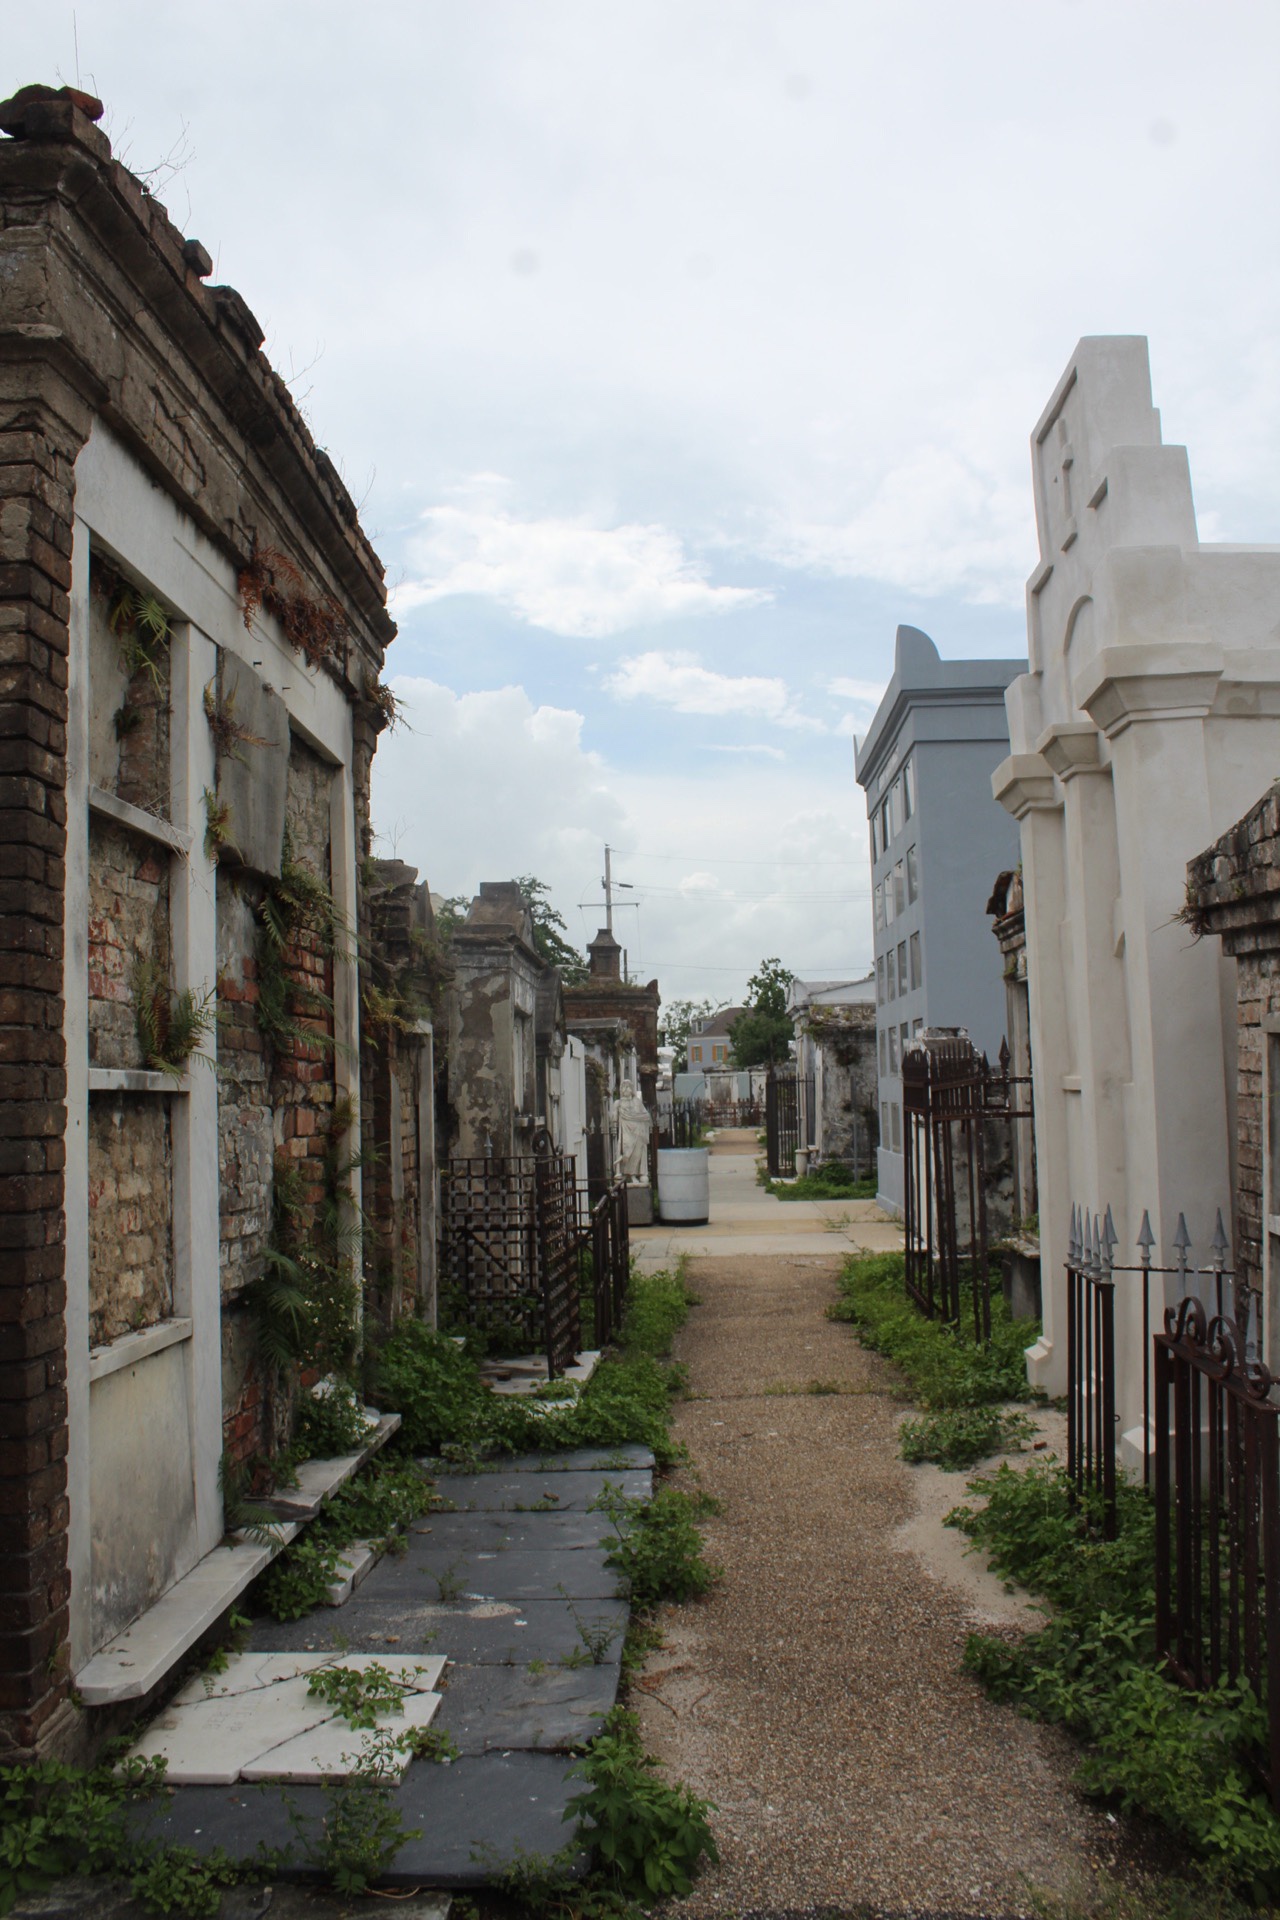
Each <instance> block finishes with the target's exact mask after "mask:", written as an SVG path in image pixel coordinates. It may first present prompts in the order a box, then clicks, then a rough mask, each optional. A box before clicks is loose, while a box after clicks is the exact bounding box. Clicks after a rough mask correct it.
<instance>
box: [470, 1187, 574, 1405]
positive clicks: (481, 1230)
mask: <svg viewBox="0 0 1280 1920" xmlns="http://www.w3.org/2000/svg"><path fill="white" fill-rule="evenodd" d="M441 1188H442V1194H441V1199H442V1206H441V1250H440V1267H441V1285H442V1289H443V1291H444V1292H445V1295H446V1297H447V1298H449V1300H450V1302H451V1304H452V1306H453V1308H454V1310H455V1312H456V1313H457V1314H458V1315H459V1316H460V1317H462V1318H465V1319H466V1320H467V1321H468V1322H469V1323H470V1324H471V1325H472V1326H474V1327H478V1328H481V1329H482V1330H483V1331H484V1332H486V1333H487V1334H488V1335H489V1336H490V1338H491V1340H494V1341H495V1342H496V1343H498V1344H502V1343H504V1342H505V1343H506V1344H507V1345H508V1346H509V1347H510V1349H511V1351H513V1352H536V1351H541V1352H543V1353H545V1354H546V1357H547V1369H548V1372H549V1374H550V1375H551V1376H552V1377H553V1378H554V1377H555V1376H557V1375H559V1374H561V1373H563V1372H564V1370H565V1368H566V1367H568V1366H572V1364H573V1362H574V1361H575V1359H576V1358H577V1354H578V1346H579V1341H580V1328H579V1312H578V1249H579V1246H580V1244H581V1234H580V1231H579V1226H578V1193H577V1183H576V1166H575V1163H574V1161H573V1160H572V1159H570V1158H569V1157H568V1156H567V1155H564V1154H559V1153H545V1154H522V1155H519V1156H516V1157H513V1158H511V1159H495V1158H488V1157H486V1158H483V1159H480V1158H471V1159H468V1158H455V1159H452V1160H450V1161H449V1163H448V1166H447V1168H446V1169H445V1172H444V1176H443V1179H442V1181H441Z"/></svg>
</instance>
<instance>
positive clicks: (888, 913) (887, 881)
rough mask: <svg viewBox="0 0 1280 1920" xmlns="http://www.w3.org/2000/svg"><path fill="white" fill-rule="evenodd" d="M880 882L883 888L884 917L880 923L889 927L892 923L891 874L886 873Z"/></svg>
mask: <svg viewBox="0 0 1280 1920" xmlns="http://www.w3.org/2000/svg"><path fill="white" fill-rule="evenodd" d="M880 884H881V886H882V888H883V889H884V919H883V921H882V922H881V924H882V925H883V926H886V927H891V926H892V925H893V875H892V874H891V873H886V875H885V877H884V879H883V880H882V881H881V882H880Z"/></svg>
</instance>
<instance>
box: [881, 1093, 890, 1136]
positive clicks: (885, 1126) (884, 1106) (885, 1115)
mask: <svg viewBox="0 0 1280 1920" xmlns="http://www.w3.org/2000/svg"><path fill="white" fill-rule="evenodd" d="M888 1144H889V1102H888V1101H887V1100H882V1101H881V1102H880V1145H881V1146H882V1147H887V1146H888Z"/></svg>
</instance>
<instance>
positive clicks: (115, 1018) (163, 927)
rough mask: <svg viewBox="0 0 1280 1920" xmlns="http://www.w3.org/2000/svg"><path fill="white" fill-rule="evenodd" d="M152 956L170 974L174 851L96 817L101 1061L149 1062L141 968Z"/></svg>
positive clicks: (93, 890)
mask: <svg viewBox="0 0 1280 1920" xmlns="http://www.w3.org/2000/svg"><path fill="white" fill-rule="evenodd" d="M143 958H146V959H148V960H150V961H152V962H154V964H155V965H156V967H157V968H159V969H160V971H161V972H162V973H163V975H164V977H165V978H166V979H167V978H168V974H169V855H168V854H167V853H166V851H165V849H164V848H163V847H159V846H157V845H156V843H155V842H154V841H152V840H146V839H144V838H143V837H142V835H141V834H135V833H131V832H130V831H129V829H128V828H127V827H121V826H117V825H116V823H115V822H114V821H113V820H104V819H101V818H99V817H97V816H95V817H93V818H92V819H91V820H90V823H89V1059H90V1062H91V1063H92V1065H94V1066H95V1067H141V1066H143V1065H145V1062H144V1060H143V1057H142V1045H141V1042H140V1040H139V1038H138V1021H137V1011H136V1007H135V1001H134V977H133V976H134V967H135V964H136V962H137V961H138V960H139V959H143Z"/></svg>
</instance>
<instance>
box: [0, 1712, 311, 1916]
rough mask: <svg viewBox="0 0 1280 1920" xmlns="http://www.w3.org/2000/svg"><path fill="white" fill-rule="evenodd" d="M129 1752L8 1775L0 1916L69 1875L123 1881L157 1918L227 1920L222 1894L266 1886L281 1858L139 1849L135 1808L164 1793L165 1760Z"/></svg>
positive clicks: (143, 1845) (1, 1803)
mask: <svg viewBox="0 0 1280 1920" xmlns="http://www.w3.org/2000/svg"><path fill="white" fill-rule="evenodd" d="M118 1754H119V1746H116V1747H115V1748H113V1749H112V1750H111V1751H110V1752H109V1753H108V1754H107V1756H106V1757H105V1758H104V1759H103V1761H102V1762H101V1764H100V1765H98V1766H96V1767H93V1768H89V1769H82V1768H79V1767H72V1766H67V1765H64V1764H63V1763H61V1762H60V1761H55V1760H45V1761H36V1762H31V1763H27V1764H23V1765H20V1766H11V1767H0V1914H3V1913H8V1912H10V1910H11V1909H12V1908H13V1907H14V1906H16V1904H17V1903H18V1901H19V1900H21V1899H24V1898H26V1897H27V1896H28V1895H32V1894H37V1893H39V1892H40V1891H41V1889H42V1888H44V1887H47V1886H48V1885H49V1883H50V1881H52V1880H56V1879H57V1878H59V1877H60V1876H61V1875H63V1874H71V1873H75V1874H84V1875H89V1874H113V1875H118V1876H120V1877H121V1878H123V1879H125V1880H127V1881H128V1883H129V1885H130V1888H131V1890H132V1892H133V1894H134V1895H135V1897H136V1898H137V1899H138V1900H139V1901H140V1902H141V1903H142V1905H143V1906H144V1907H145V1908H146V1910H147V1912H148V1913H179V1914H183V1915H188V1914H190V1915H194V1916H197V1917H198V1920H199V1917H201V1916H207V1915H212V1914H215V1913H217V1911H218V1908H219V1905H220V1902H221V1898H222V1895H221V1889H222V1888H223V1887H226V1886H230V1885H231V1884H232V1883H233V1882H234V1881H236V1880H238V1879H244V1878H249V1877H253V1878H257V1877H258V1876H259V1875H260V1874H261V1873H262V1872H264V1871H265V1870H267V1869H268V1868H269V1867H270V1866H271V1865H273V1864H276V1865H278V1864H280V1857H279V1856H271V1857H269V1856H267V1855H260V1856H258V1857H256V1858H255V1859H254V1860H253V1861H252V1862H247V1863H245V1864H244V1865H243V1866H242V1865H239V1864H237V1863H235V1862H233V1861H230V1860H229V1859H228V1858H227V1856H226V1855H225V1854H223V1853H214V1854H211V1855H208V1856H204V1857H200V1858H197V1856H196V1855H195V1854H194V1853H193V1852H192V1851H191V1850H190V1848H187V1847H162V1846H159V1845H156V1844H154V1843H148V1842H146V1841H143V1840H139V1839H138V1837H137V1836H136V1835H135V1834H134V1833H132V1832H131V1831H130V1828H129V1825H128V1823H127V1822H126V1820H125V1819H124V1817H123V1815H124V1810H125V1808H126V1806H127V1805H128V1804H129V1803H130V1802H133V1801H137V1800H139V1799H145V1798H149V1797H150V1796H151V1795H153V1794H154V1793H156V1792H157V1791H159V1790H160V1789H162V1788H163V1785H164V1762H163V1761H139V1760H128V1761H124V1762H123V1763H122V1764H121V1765H120V1766H119V1767H118V1768H117V1765H116V1761H117V1757H118Z"/></svg>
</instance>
